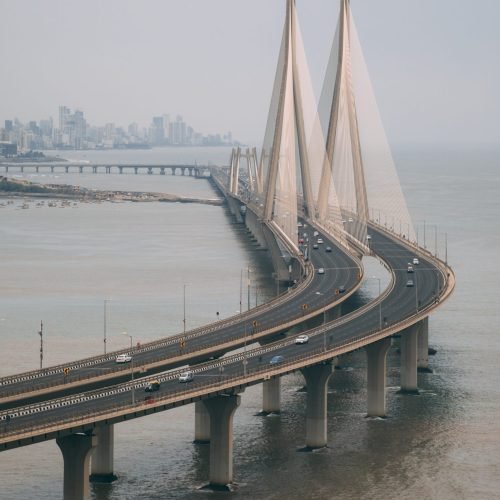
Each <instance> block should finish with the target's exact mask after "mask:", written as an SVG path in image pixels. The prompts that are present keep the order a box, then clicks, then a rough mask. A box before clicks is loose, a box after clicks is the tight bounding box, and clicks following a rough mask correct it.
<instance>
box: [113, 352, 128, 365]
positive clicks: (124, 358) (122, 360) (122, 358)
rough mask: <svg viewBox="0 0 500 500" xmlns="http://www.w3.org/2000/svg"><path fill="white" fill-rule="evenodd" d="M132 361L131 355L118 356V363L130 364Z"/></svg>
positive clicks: (116, 360)
mask: <svg viewBox="0 0 500 500" xmlns="http://www.w3.org/2000/svg"><path fill="white" fill-rule="evenodd" d="M131 361H132V356H131V355H130V354H119V355H118V356H116V359H115V362H116V363H130V362H131Z"/></svg>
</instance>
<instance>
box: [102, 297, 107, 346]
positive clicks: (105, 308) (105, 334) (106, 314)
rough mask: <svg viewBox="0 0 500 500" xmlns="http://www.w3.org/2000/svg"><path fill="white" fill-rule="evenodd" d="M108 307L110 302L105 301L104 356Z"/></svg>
mask: <svg viewBox="0 0 500 500" xmlns="http://www.w3.org/2000/svg"><path fill="white" fill-rule="evenodd" d="M107 306H108V301H107V300H106V299H104V339H103V340H104V354H106V336H107V332H106V320H107Z"/></svg>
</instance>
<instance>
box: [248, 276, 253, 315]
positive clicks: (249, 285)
mask: <svg viewBox="0 0 500 500" xmlns="http://www.w3.org/2000/svg"><path fill="white" fill-rule="evenodd" d="M251 272H252V271H251V269H250V267H247V311H250V273H251Z"/></svg>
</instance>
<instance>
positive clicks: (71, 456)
mask: <svg viewBox="0 0 500 500" xmlns="http://www.w3.org/2000/svg"><path fill="white" fill-rule="evenodd" d="M56 443H57V446H59V448H60V450H61V452H62V455H63V460H64V488H63V492H64V493H63V498H64V500H85V499H87V498H88V496H89V462H90V451H91V450H92V448H93V447H94V446H95V444H96V437H95V436H92V435H88V434H72V435H70V436H65V437H61V438H57V439H56Z"/></svg>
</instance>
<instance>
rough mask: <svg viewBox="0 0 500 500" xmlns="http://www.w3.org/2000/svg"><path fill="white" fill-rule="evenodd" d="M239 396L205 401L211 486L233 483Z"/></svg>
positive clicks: (220, 397)
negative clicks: (234, 442) (234, 433)
mask: <svg viewBox="0 0 500 500" xmlns="http://www.w3.org/2000/svg"><path fill="white" fill-rule="evenodd" d="M240 402H241V397H240V396H238V395H221V396H216V397H214V398H210V399H206V400H204V401H203V403H204V404H205V406H206V408H207V410H208V413H209V414H210V486H213V487H216V488H217V487H219V488H220V487H225V486H226V485H228V484H230V483H231V482H232V481H233V415H234V412H235V411H236V409H237V408H238V406H239V405H240Z"/></svg>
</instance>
